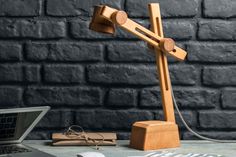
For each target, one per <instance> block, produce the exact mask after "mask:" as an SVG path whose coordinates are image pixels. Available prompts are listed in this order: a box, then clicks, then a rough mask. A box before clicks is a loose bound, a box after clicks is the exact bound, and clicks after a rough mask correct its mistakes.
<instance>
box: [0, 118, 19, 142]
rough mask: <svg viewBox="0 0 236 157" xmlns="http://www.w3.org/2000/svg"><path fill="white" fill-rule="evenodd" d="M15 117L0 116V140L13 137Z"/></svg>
mask: <svg viewBox="0 0 236 157" xmlns="http://www.w3.org/2000/svg"><path fill="white" fill-rule="evenodd" d="M17 115H18V114H17V113H8V114H7V113H6V114H0V139H1V138H13V137H14V133H15V128H16V120H17Z"/></svg>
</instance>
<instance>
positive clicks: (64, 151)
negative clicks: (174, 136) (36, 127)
mask: <svg viewBox="0 0 236 157" xmlns="http://www.w3.org/2000/svg"><path fill="white" fill-rule="evenodd" d="M235 142H236V141H235ZM24 143H25V144H27V145H28V146H31V147H34V148H37V149H39V150H42V151H44V152H47V153H50V154H53V155H55V156H57V157H76V154H77V153H79V152H85V151H96V150H95V149H94V147H86V146H77V147H75V146H73V147H71V146H69V147H55V146H50V141H25V142H24ZM168 151H177V152H181V153H207V154H220V155H224V156H225V157H236V143H227V144H225V143H224V144H222V143H212V142H207V141H181V147H180V148H175V149H168ZM100 152H101V153H103V154H104V155H105V156H106V157H128V156H142V155H145V154H149V153H150V152H152V151H146V152H145V151H140V150H135V149H131V148H128V141H118V145H117V146H102V147H101V150H100Z"/></svg>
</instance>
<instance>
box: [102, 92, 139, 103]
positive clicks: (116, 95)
mask: <svg viewBox="0 0 236 157" xmlns="http://www.w3.org/2000/svg"><path fill="white" fill-rule="evenodd" d="M136 99H137V92H136V91H135V90H134V89H110V90H109V92H108V97H107V103H106V104H107V106H111V107H134V106H136V105H137V100H136Z"/></svg>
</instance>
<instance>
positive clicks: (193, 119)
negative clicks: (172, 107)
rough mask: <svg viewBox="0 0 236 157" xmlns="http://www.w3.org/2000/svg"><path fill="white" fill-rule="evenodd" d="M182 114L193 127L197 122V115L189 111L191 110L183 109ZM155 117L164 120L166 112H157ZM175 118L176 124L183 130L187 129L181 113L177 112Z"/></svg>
mask: <svg viewBox="0 0 236 157" xmlns="http://www.w3.org/2000/svg"><path fill="white" fill-rule="evenodd" d="M181 114H182V116H183V118H184V120H185V121H186V123H187V124H188V125H189V126H190V127H193V126H195V125H196V124H197V117H196V115H195V114H194V113H192V112H189V111H181ZM155 119H157V120H164V112H163V111H161V112H157V113H156V114H155ZM175 119H176V124H177V125H178V127H179V128H180V129H181V132H182V131H183V130H185V129H186V128H185V126H184V124H183V122H182V121H181V119H180V117H179V114H178V113H177V112H175Z"/></svg>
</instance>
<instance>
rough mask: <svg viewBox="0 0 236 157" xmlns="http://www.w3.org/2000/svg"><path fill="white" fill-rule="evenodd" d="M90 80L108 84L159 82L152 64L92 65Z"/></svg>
mask: <svg viewBox="0 0 236 157" xmlns="http://www.w3.org/2000/svg"><path fill="white" fill-rule="evenodd" d="M87 70H88V81H89V82H93V83H106V84H130V85H154V84H157V79H156V73H155V69H154V68H153V67H151V66H144V65H143V66H142V65H141V66H140V65H138V66H133V65H91V66H88V68H87Z"/></svg>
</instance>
